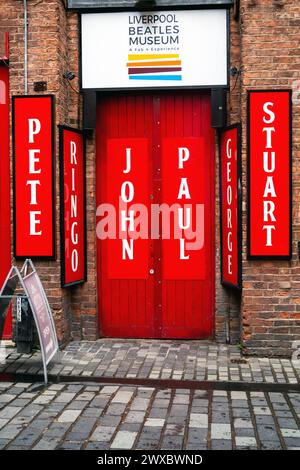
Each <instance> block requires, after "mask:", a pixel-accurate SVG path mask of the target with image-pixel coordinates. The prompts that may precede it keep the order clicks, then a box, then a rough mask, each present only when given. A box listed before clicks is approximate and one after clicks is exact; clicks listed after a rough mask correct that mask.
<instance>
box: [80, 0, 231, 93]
mask: <svg viewBox="0 0 300 470" xmlns="http://www.w3.org/2000/svg"><path fill="white" fill-rule="evenodd" d="M227 19H228V12H227V10H226V9H210V10H182V11H178V10H176V11H152V12H147V11H143V12H141V11H140V12H138V11H129V12H119V13H92V14H90V13H84V14H82V15H81V54H82V57H81V59H82V60H81V66H82V74H81V76H82V88H83V89H99V90H105V89H123V88H125V89H126V88H155V87H159V88H162V87H167V88H170V87H208V86H209V87H212V86H227V83H228V21H227ZM195 45H196V47H195Z"/></svg>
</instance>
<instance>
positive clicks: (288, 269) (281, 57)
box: [0, 0, 300, 355]
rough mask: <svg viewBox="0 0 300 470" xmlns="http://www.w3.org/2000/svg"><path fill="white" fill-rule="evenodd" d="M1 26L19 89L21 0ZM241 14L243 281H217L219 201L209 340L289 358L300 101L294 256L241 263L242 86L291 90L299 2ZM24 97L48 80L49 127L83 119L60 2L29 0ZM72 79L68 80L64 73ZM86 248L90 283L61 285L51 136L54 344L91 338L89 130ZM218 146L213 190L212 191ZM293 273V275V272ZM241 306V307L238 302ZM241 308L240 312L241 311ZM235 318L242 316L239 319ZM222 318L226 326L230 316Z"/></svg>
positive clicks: (234, 45)
mask: <svg viewBox="0 0 300 470" xmlns="http://www.w3.org/2000/svg"><path fill="white" fill-rule="evenodd" d="M2 3H4V7H3V6H2V7H1V9H0V29H2V30H4V31H9V33H10V80H11V93H12V94H23V93H24V41H23V32H24V30H23V2H21V1H14V0H4V2H2ZM240 3H241V14H240V18H239V19H238V20H235V19H233V18H231V22H230V25H231V26H230V29H231V67H233V66H235V67H237V69H238V70H241V71H242V73H241V75H238V76H237V77H231V82H230V90H231V91H230V93H229V94H228V110H229V115H228V124H232V123H234V122H239V121H241V122H242V129H243V155H242V157H243V201H244V202H243V279H244V289H243V293H242V296H240V295H239V294H237V293H235V292H231V291H230V290H228V289H225V288H223V287H221V286H220V267H219V256H220V253H219V245H220V242H219V207H218V200H216V339H217V340H218V341H225V340H226V336H227V332H228V331H229V332H230V339H231V342H237V341H240V340H242V342H243V344H244V347H245V352H246V353H251V354H255V353H260V354H266V355H270V354H289V353H290V351H291V343H292V340H293V339H296V338H299V336H300V324H299V320H300V280H298V275H299V274H300V268H299V266H298V263H299V261H298V259H297V241H298V239H299V222H300V221H299V210H298V202H299V175H300V169H299V164H298V162H297V155H298V154H299V127H300V123H299V103H297V102H294V117H293V121H294V133H293V153H294V160H293V201H294V207H293V259H292V261H291V262H287V261H276V262H270V261H269V262H262V261H251V262H250V261H247V259H246V210H247V208H246V205H245V201H246V174H245V169H246V91H247V89H248V88H273V87H276V88H278V87H284V88H287V87H292V86H293V84H294V82H295V80H298V79H299V78H300V77H299V72H300V57H299V55H300V47H299V44H300V28H299V26H300V3H299V2H298V1H297V0H293V1H291V0H290V1H288V0H277V1H276V0H241V2H240ZM28 31H29V34H28V58H29V62H28V79H29V90H28V91H29V93H30V94H32V93H34V91H33V83H34V82H35V81H40V80H45V81H47V85H48V89H47V92H46V93H53V94H54V95H55V97H56V116H55V120H56V123H55V124H56V125H58V124H67V125H70V126H73V127H80V126H81V125H82V102H81V96H80V95H79V94H78V88H79V82H78V61H79V57H78V54H79V47H78V18H77V14H76V13H74V12H66V11H65V7H64V2H63V1H62V0H42V1H41V2H37V1H36V0H28ZM67 70H71V71H72V72H74V73H75V74H76V78H75V79H74V80H73V81H72V82H71V83H70V84H69V83H68V82H67V81H66V79H64V78H63V73H64V72H65V71H67ZM86 150H87V152H86V165H87V166H86V176H87V254H88V282H87V283H85V284H84V285H82V286H77V287H73V288H69V289H61V288H60V249H59V247H60V234H59V187H58V181H59V178H58V175H59V169H58V166H59V165H58V164H59V161H58V133H56V157H57V159H56V192H57V200H56V214H57V217H56V220H57V226H56V235H57V261H55V262H37V263H36V265H37V267H38V270H39V273H40V274H41V278H42V280H43V281H44V284H45V287H46V292H47V295H48V297H49V300H50V304H51V306H52V308H53V311H54V316H55V321H56V324H57V328H58V334H59V339H60V341H61V343H66V342H67V341H69V340H70V339H72V338H74V339H83V338H84V339H91V340H92V339H95V338H96V337H97V336H98V321H97V282H96V238H95V184H96V180H95V136H94V133H90V134H88V135H87V145H86ZM217 167H218V152H217V147H216V195H218V193H219V189H218V168H217ZM299 279H300V278H299ZM240 306H241V307H240ZM240 312H241V313H240ZM240 315H241V320H240ZM228 319H229V322H228Z"/></svg>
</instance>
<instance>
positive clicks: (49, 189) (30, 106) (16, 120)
mask: <svg viewBox="0 0 300 470" xmlns="http://www.w3.org/2000/svg"><path fill="white" fill-rule="evenodd" d="M53 142H54V140H53V97H52V96H48V95H44V96H38V95H34V96H14V97H13V152H14V243H15V257H22V258H23V257H26V258H48V259H53V258H54V257H55V236H54V144H53Z"/></svg>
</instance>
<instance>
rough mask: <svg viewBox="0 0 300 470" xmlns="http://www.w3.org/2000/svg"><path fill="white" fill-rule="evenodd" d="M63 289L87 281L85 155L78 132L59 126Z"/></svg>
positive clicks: (79, 132)
mask: <svg viewBox="0 0 300 470" xmlns="http://www.w3.org/2000/svg"><path fill="white" fill-rule="evenodd" d="M60 194H61V198H60V203H61V211H60V213H61V263H62V269H61V273H62V286H63V287H67V286H70V285H73V284H78V283H80V282H84V281H85V280H86V216H85V210H86V208H85V156H84V137H83V134H82V132H81V131H79V130H77V129H73V128H70V127H64V126H60Z"/></svg>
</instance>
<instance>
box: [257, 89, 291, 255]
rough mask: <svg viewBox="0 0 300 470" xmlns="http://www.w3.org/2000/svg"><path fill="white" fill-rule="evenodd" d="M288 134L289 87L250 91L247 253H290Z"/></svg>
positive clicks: (289, 140)
mask: <svg viewBox="0 0 300 470" xmlns="http://www.w3.org/2000/svg"><path fill="white" fill-rule="evenodd" d="M291 136H292V123H291V91H290V90H274V91H272V90H251V91H249V92H248V256H249V258H262V259H263V258H268V259H272V258H273V259H276V258H278V259H290V258H291V240H292V233H291V231H292V220H291V217H292V155H291Z"/></svg>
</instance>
